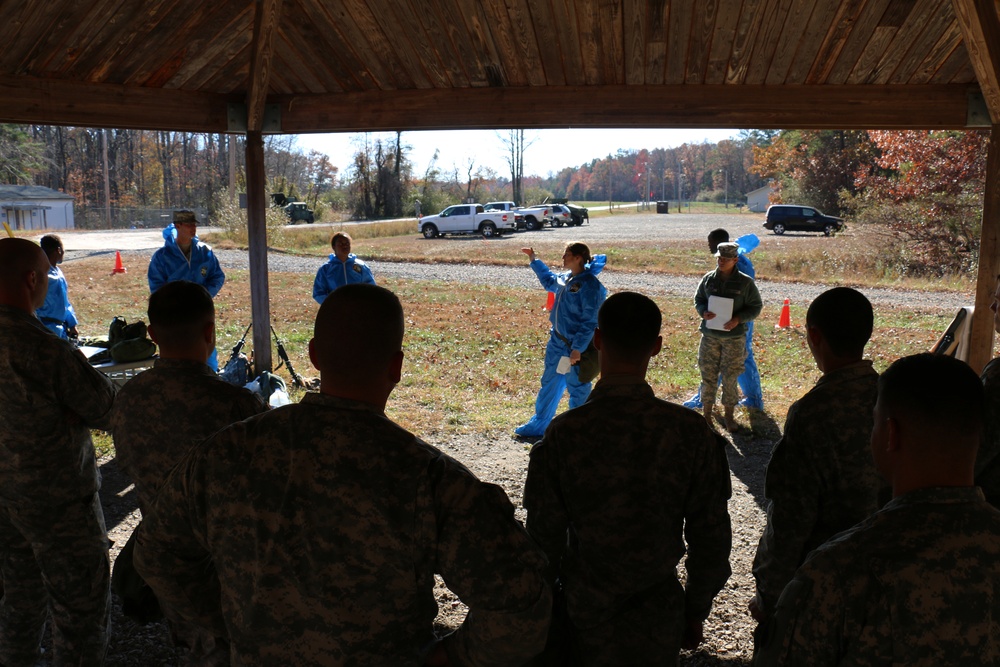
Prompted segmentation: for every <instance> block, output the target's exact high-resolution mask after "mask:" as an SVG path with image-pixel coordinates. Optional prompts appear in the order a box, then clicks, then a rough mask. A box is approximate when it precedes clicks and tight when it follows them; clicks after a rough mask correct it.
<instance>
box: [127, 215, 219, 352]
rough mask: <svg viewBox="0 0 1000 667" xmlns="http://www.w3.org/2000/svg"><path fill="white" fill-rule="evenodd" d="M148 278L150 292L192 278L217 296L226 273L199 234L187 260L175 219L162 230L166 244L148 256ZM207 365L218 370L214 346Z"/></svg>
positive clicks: (193, 240)
mask: <svg viewBox="0 0 1000 667" xmlns="http://www.w3.org/2000/svg"><path fill="white" fill-rule="evenodd" d="M146 279H147V280H148V281H149V292H150V294H152V293H153V292H155V291H156V290H158V289H160V288H161V287H163V286H164V285H166V284H167V283H172V282H175V281H177V280H189V281H191V282H193V283H197V284H199V285H201V286H202V287H204V288H205V289H207V290H208V293H209V294H211V295H212V298H213V299H214V298H215V295H216V294H218V293H219V290H221V289H222V285H223V284H224V283H225V282H226V274H225V273H223V272H222V267H221V266H219V260H218V259H216V257H215V253H213V252H212V246H210V245H207V244H205V243H202V242H201V241H199V240H198V237H197V236H195V237H194V238H193V239H192V240H191V259H190V260H188V258H187V257H185V256H184V252H183V251H182V250H181V249H180V246H178V245H177V228H176V227H174V223H170V224H169V225H167V226H166V227H165V228H164V230H163V247H162V248H160V249H159V250H157V251H156V252H154V253H153V258H152V259H151V260H149V270H148V271H147V272H146ZM208 365H209V367H210V368H211V369H212V370H215V371H218V370H219V353H218V351H217V350H212V356H211V357H209V359H208Z"/></svg>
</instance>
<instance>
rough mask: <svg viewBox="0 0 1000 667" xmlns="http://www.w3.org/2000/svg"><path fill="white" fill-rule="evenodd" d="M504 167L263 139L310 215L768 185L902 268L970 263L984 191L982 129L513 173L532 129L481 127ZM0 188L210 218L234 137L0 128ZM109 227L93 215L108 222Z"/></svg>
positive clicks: (103, 214) (652, 153) (677, 151)
mask: <svg viewBox="0 0 1000 667" xmlns="http://www.w3.org/2000/svg"><path fill="white" fill-rule="evenodd" d="M497 138H498V140H499V142H500V145H501V146H502V148H503V152H504V155H505V158H506V163H507V167H508V169H507V173H502V174H501V173H497V172H495V171H494V170H493V169H491V168H489V167H487V166H484V165H478V164H476V161H475V158H474V157H470V158H467V160H466V162H465V163H464V164H462V165H452V166H451V167H450V168H445V167H443V166H442V165H440V164H439V162H438V159H437V155H436V154H435V156H434V157H433V158H432V159H431V161H430V162H429V164H427V165H426V166H425V167H424V168H423V169H422V170H417V169H416V167H415V165H414V164H413V163H412V161H411V160H410V152H411V148H410V146H409V145H407V143H406V133H405V132H395V133H377V134H358V135H356V136H355V138H354V141H353V144H354V149H353V154H352V155H351V156H350V159H349V160H346V159H345V158H346V157H347V156H338V157H339V159H344V164H343V165H342V166H338V164H336V162H335V160H331V158H330V156H327V155H324V154H322V153H318V152H316V151H310V152H309V153H304V152H303V151H301V150H299V149H298V147H297V146H296V137H294V136H291V135H273V136H267V137H265V145H264V162H265V173H266V175H267V180H268V182H267V188H268V191H269V192H272V193H274V192H282V193H284V194H285V195H286V196H288V197H289V198H290V199H293V200H303V201H306V202H307V203H308V204H309V205H310V207H312V208H313V209H314V210H315V212H316V217H317V219H319V220H324V219H327V220H329V219H334V218H336V217H350V218H358V219H380V218H394V217H403V216H410V215H414V214H415V212H416V210H417V205H418V202H419V207H420V210H421V211H422V212H424V213H427V212H436V211H439V210H441V209H443V208H444V207H445V206H448V205H450V204H454V203H458V202H461V201H469V200H472V201H480V202H485V201H490V200H514V201H516V202H518V203H519V204H524V205H528V204H534V203H538V202H541V201H542V200H543V199H544V198H545V197H566V198H568V199H570V200H574V201H641V200H651V201H656V200H672V201H678V200H680V201H717V202H723V201H727V202H730V203H734V204H735V203H739V202H741V201H742V200H743V198H744V196H745V194H746V193H747V192H750V191H752V190H755V189H757V188H759V187H761V186H763V185H765V184H768V183H770V184H771V185H772V189H773V191H772V195H771V200H772V203H779V202H784V203H799V204H803V205H812V206H816V207H817V208H820V209H821V210H823V211H824V212H827V213H834V214H838V213H839V214H843V215H846V216H848V217H849V218H850V220H851V222H852V224H877V225H882V226H884V227H885V229H886V230H888V231H889V232H890V233H891V234H893V235H895V236H896V237H897V238H898V239H902V240H905V241H906V242H907V243H908V248H909V252H908V258H907V259H906V261H907V262H908V263H909V264H912V270H915V271H925V272H926V271H935V270H936V271H940V272H953V271H956V270H963V269H964V268H967V267H969V266H973V265H974V264H975V261H976V259H977V255H978V243H979V230H980V227H981V215H982V196H983V190H984V186H985V169H986V166H985V165H986V150H987V144H988V140H989V134H988V132H985V131H934V132H931V131H923V132H916V131H910V132H900V131H893V132H888V131H862V130H852V131H846V130H840V131H838V130H823V131H800V130H784V131H777V130H768V131H764V130H752V131H744V132H742V133H740V134H739V135H738V136H737V137H734V138H733V139H727V140H723V141H720V142H718V143H707V142H706V143H688V144H683V145H681V146H677V147H673V148H652V149H642V150H628V151H626V150H619V151H618V152H617V153H615V154H613V155H607V156H606V157H603V158H596V159H594V160H592V161H590V162H588V163H585V164H583V165H579V166H567V167H565V168H563V169H561V170H560V171H559V172H558V173H555V174H551V175H549V176H546V177H541V176H528V175H525V174H524V156H525V153H526V152H528V151H530V150H531V144H532V136H531V134H530V133H526V132H525V131H524V130H503V131H498V132H497ZM0 156H2V157H0V181H2V182H4V183H8V184H22V185H27V184H34V185H42V186H46V187H49V188H52V189H55V190H59V191H63V192H66V193H69V194H72V195H73V196H74V197H75V198H76V219H77V223H78V226H81V227H88V226H103V225H107V224H109V222H110V224H111V225H112V226H131V225H135V224H144V225H147V226H152V225H158V224H160V223H161V219H160V217H159V216H160V215H163V214H162V213H159V212H160V211H168V210H169V209H172V208H191V209H195V210H197V211H199V212H201V213H202V214H205V215H208V216H210V217H211V216H212V214H213V213H214V212H215V211H216V210H218V209H220V207H222V206H223V205H224V204H226V205H229V206H231V203H229V201H227V200H228V199H229V198H230V197H231V191H230V184H231V183H232V184H234V185H235V191H236V192H245V191H246V183H245V164H244V156H245V146H244V144H243V139H242V137H240V136H239V135H226V134H203V133H188V132H170V131H142V130H120V129H108V130H103V129H95V128H82V127H58V126H45V125H0ZM109 212H110V214H111V220H110V221H109V220H108V219H107V216H108V213H109Z"/></svg>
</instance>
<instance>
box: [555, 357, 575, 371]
mask: <svg viewBox="0 0 1000 667" xmlns="http://www.w3.org/2000/svg"><path fill="white" fill-rule="evenodd" d="M570 368H572V364H571V363H570V361H569V357H559V365H558V366H556V373H559V375H566V373H569V369H570Z"/></svg>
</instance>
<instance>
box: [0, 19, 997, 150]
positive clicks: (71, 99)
mask: <svg viewBox="0 0 1000 667" xmlns="http://www.w3.org/2000/svg"><path fill="white" fill-rule="evenodd" d="M956 7H958V8H959V9H960V10H963V11H964V10H968V11H971V13H972V14H973V18H974V19H976V20H973V21H971V22H970V21H969V20H968V19H967V20H965V21H964V22H963V21H960V20H959V17H958V16H957V14H956V10H955V8H956ZM981 7H986V8H987V9H986V10H985V14H986V15H987V20H986V21H985V32H984V31H983V30H979V31H978V32H976V29H977V26H981V25H983V22H982V21H981V20H978V19H981V18H982V15H983V13H984V10H982V8H981ZM991 7H992V9H990V8H991ZM977 17H978V18H977ZM995 24H996V9H995V6H994V3H991V2H988V1H987V2H985V4H984V0H698V1H695V0H674V1H667V0H650V1H648V2H647V1H643V0H482V1H479V2H477V1H474V0H257V1H256V2H254V1H249V2H248V1H247V0H214V1H212V2H205V1H204V0H88V1H86V2H81V1H80V0H3V1H0V45H3V48H2V49H0V121H4V122H34V123H53V124H72V125H89V126H96V127H130V128H146V129H176V130H188V131H204V132H225V131H227V130H232V129H234V125H233V124H231V122H232V120H233V119H232V115H233V113H234V111H233V108H232V107H230V106H229V105H230V104H234V103H235V104H243V105H246V107H244V108H247V107H249V109H250V114H249V118H250V120H251V123H250V126H251V129H253V125H254V124H257V125H260V124H261V123H264V126H265V130H268V129H269V130H270V131H281V132H288V133H304V132H318V131H357V130H394V129H428V128H460V127H498V128H505V127H570V126H575V127H581V126H591V127H601V126H603V127H616V126H632V127H640V126H642V127H747V128H754V127H758V128H785V127H802V128H806V127H832V128H908V127H912V128H958V127H966V126H969V125H980V124H989V122H990V118H989V114H988V112H986V111H985V110H986V108H987V107H986V106H984V105H983V104H982V102H979V103H978V104H979V107H978V109H979V114H978V115H976V113H975V111H976V109H977V107H976V103H975V102H974V103H973V104H972V109H973V112H974V113H973V115H972V117H971V120H970V99H973V100H974V101H975V100H976V99H981V96H982V93H981V92H980V85H979V82H978V80H977V68H976V67H974V65H973V60H972V59H970V53H969V49H967V47H966V43H965V41H964V35H966V34H971V35H973V36H976V35H979V36H980V37H978V39H981V40H989V39H990V36H989V34H988V33H989V30H990V29H991V27H992V26H994V25H995ZM970 26H971V27H970ZM987 50H988V49H987ZM986 69H987V70H988V69H989V68H986ZM252 72H253V74H252ZM255 77H256V78H257V80H256V81H255V80H254V78H255ZM994 83H995V82H994ZM988 87H989V86H984V90H985V91H986V92H987V93H989V92H992V91H989V90H987V88H988ZM987 98H988V99H989V95H987ZM264 102H266V103H268V104H271V105H277V106H276V108H277V109H278V110H279V111H280V118H278V119H276V120H274V121H273V123H274V124H272V125H270V126H268V125H267V121H266V120H263V121H262V120H260V116H261V115H262V113H263V112H262V110H261V109H260V108H259V107H262V106H263V103H264ZM255 105H256V106H255ZM991 107H995V109H996V111H998V112H1000V101H997V102H995V103H994V104H992V105H991ZM243 114H244V117H243V120H244V121H245V120H246V118H247V112H246V111H243Z"/></svg>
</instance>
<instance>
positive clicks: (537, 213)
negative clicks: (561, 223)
mask: <svg viewBox="0 0 1000 667" xmlns="http://www.w3.org/2000/svg"><path fill="white" fill-rule="evenodd" d="M486 210H487V211H512V212H514V213H516V214H518V215H520V216H522V217H524V228H525V229H527V230H528V231H529V232H533V231H535V230H536V229H541V228H542V227H543V226H544V225H545V223H546V222H551V218H552V207H551V206H525V207H523V208H522V207H520V206H518V205H516V204H515V203H514V202H512V201H491V202H488V203H487V204H486Z"/></svg>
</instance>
